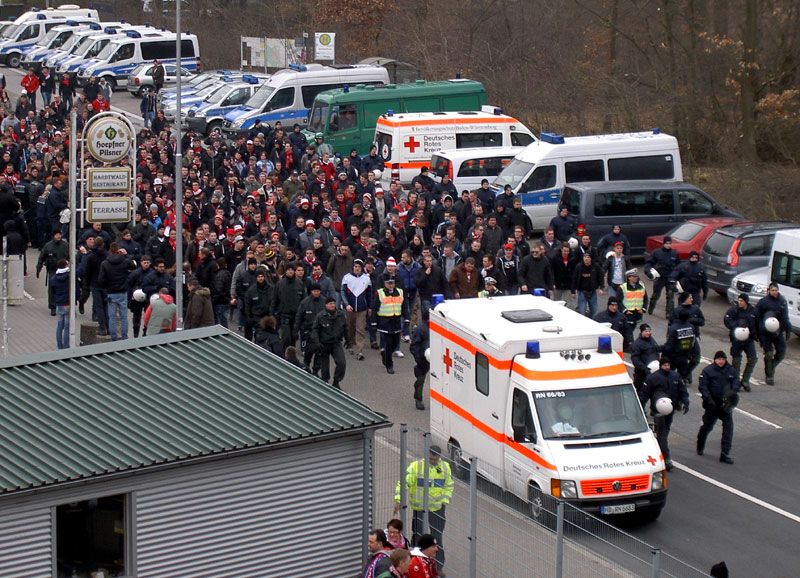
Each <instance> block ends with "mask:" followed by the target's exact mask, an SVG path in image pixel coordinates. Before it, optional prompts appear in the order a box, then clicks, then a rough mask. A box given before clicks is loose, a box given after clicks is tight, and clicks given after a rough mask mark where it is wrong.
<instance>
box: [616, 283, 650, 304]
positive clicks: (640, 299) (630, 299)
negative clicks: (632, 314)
mask: <svg viewBox="0 0 800 578" xmlns="http://www.w3.org/2000/svg"><path fill="white" fill-rule="evenodd" d="M620 288H621V289H622V294H623V296H622V306H623V307H624V308H625V309H631V310H633V311H641V310H642V309H644V285H642V284H641V283H639V284H638V287H631V286H630V284H629V283H628V282H627V281H625V283H623V284H622V285H620Z"/></svg>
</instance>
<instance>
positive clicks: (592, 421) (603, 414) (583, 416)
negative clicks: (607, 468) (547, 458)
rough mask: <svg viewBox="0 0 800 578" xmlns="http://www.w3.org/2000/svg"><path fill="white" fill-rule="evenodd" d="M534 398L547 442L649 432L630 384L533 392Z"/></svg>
mask: <svg viewBox="0 0 800 578" xmlns="http://www.w3.org/2000/svg"><path fill="white" fill-rule="evenodd" d="M532 395H533V400H534V403H535V404H536V413H537V414H538V416H539V424H540V426H541V429H542V435H543V436H544V437H545V438H546V439H558V438H578V439H586V438H604V437H613V436H620V435H631V434H639V433H642V432H644V431H647V420H645V417H644V413H643V412H642V407H641V405H640V404H639V399H638V398H637V396H636V392H635V391H634V389H633V386H632V385H631V384H624V385H614V386H610V387H593V388H588V389H561V390H553V391H534V392H533V393H532Z"/></svg>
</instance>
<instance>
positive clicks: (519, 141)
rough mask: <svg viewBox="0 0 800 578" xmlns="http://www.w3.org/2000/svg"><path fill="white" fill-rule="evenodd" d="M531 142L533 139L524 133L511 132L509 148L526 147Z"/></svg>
mask: <svg viewBox="0 0 800 578" xmlns="http://www.w3.org/2000/svg"><path fill="white" fill-rule="evenodd" d="M532 142H533V137H532V136H531V135H529V134H528V133H526V132H512V133H511V146H512V147H526V146H528V145H529V144H531V143H532Z"/></svg>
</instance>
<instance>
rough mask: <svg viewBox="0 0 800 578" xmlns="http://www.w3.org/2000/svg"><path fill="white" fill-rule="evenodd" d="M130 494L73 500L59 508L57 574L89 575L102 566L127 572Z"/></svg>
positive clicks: (114, 571) (115, 573) (116, 572)
mask: <svg viewBox="0 0 800 578" xmlns="http://www.w3.org/2000/svg"><path fill="white" fill-rule="evenodd" d="M125 517H126V497H125V496H124V495H116V496H108V497H104V498H95V499H91V500H85V501H83V502H71V503H69V504H64V505H61V506H57V507H56V560H57V568H56V573H57V575H58V576H89V575H90V574H91V573H92V572H95V571H97V570H99V569H101V568H104V569H105V570H106V571H107V574H106V575H108V574H110V575H112V576H122V575H124V574H125V559H126V536H125V528H126V523H125V522H126V519H125Z"/></svg>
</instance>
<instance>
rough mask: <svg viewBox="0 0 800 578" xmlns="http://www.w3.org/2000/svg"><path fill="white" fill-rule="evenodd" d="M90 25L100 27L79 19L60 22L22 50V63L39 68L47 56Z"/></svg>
mask: <svg viewBox="0 0 800 578" xmlns="http://www.w3.org/2000/svg"><path fill="white" fill-rule="evenodd" d="M90 25H94V26H97V27H99V24H97V23H96V22H91V23H88V24H86V23H80V22H78V21H77V20H67V21H66V22H64V24H59V25H58V26H56V27H54V28H52V29H51V30H50V31H49V32H48V33H47V35H46V36H45V37H44V38H42V39H41V40H39V41H38V42H37V43H36V44H34V45H33V46H30V47H28V48H26V49H25V50H23V51H22V60H21V61H20V64H21V65H22V67H23V68H31V67H33V69H34V70H39V69H40V68H41V67H42V62H44V61H45V60H46V56H48V55H49V54H51V53H52V52H53V51H54V50H56V49H58V48H60V47H61V46H63V45H64V43H66V42H68V41H69V39H70V38H71V37H72V36H73V35H74V34H75V33H76V32H78V31H79V30H89V26H90Z"/></svg>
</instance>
